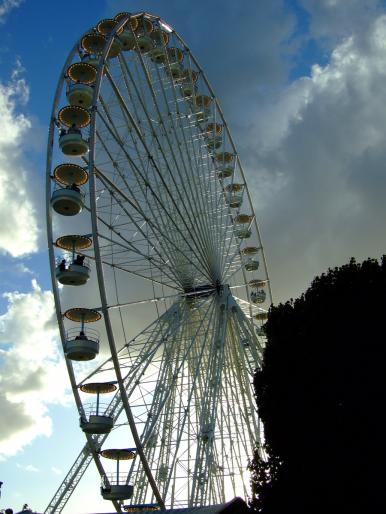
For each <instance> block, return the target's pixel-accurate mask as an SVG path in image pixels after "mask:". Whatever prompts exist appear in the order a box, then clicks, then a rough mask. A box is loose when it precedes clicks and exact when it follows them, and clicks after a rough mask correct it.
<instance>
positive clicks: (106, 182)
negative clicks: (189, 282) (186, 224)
mask: <svg viewBox="0 0 386 514" xmlns="http://www.w3.org/2000/svg"><path fill="white" fill-rule="evenodd" d="M96 174H97V176H98V178H99V179H100V180H101V181H102V182H103V183H104V185H105V186H106V187H108V188H109V189H110V191H111V194H112V195H114V197H115V198H116V199H117V198H118V197H122V198H123V200H124V201H126V202H127V203H129V204H130V205H131V206H132V207H134V208H136V206H135V204H134V203H133V202H132V201H131V200H130V199H129V198H128V197H127V195H126V194H124V193H123V191H121V190H119V189H118V188H117V187H116V186H115V184H113V183H112V182H111V181H110V179H109V178H108V177H106V176H105V175H104V174H103V173H102V172H101V171H100V170H96ZM117 201H118V200H117ZM122 209H123V210H124V207H122ZM144 220H145V221H146V222H147V223H148V224H149V226H150V227H152V228H153V229H154V230H156V227H155V226H154V223H153V221H152V220H151V219H149V218H147V217H146V218H145V217H144ZM173 225H175V223H174V222H173ZM181 235H182V236H183V238H184V239H185V241H186V238H185V236H184V234H183V233H181ZM162 237H163V239H166V240H167V241H168V242H169V243H170V244H171V245H173V241H172V240H171V239H170V237H169V236H168V235H167V234H165V233H164V234H162ZM189 249H190V250H192V252H193V253H194V251H193V249H192V247H191V246H190V244H189ZM176 251H178V253H180V254H181V256H182V257H183V258H185V259H187V262H190V263H191V265H192V266H193V267H194V268H196V270H197V271H198V272H199V274H200V275H201V273H203V272H204V270H203V269H200V268H199V262H198V263H197V264H196V263H195V262H194V260H192V259H190V258H189V257H188V256H187V255H186V254H185V253H184V252H183V251H182V250H181V249H178V248H176ZM207 278H208V279H210V276H207Z"/></svg>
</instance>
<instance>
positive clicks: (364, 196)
mask: <svg viewBox="0 0 386 514" xmlns="http://www.w3.org/2000/svg"><path fill="white" fill-rule="evenodd" d="M107 4H108V14H109V15H112V14H113V13H115V12H117V11H119V10H124V9H126V8H127V3H126V2H121V1H114V0H110V1H108V3H107ZM288 5H289V4H285V5H284V4H283V2H281V1H274V2H254V3H252V2H250V3H248V5H247V6H246V5H245V4H244V3H236V2H225V3H224V2H219V1H212V2H210V3H209V2H206V3H204V2H200V3H199V4H198V5H197V4H195V5H194V7H192V4H191V3H188V2H185V1H182V2H181V1H177V0H175V1H171V2H167V3H165V2H161V1H156V0H153V1H150V0H149V1H143V2H141V6H140V7H141V8H143V9H145V10H149V11H150V12H153V13H158V14H160V15H161V16H162V17H163V18H164V19H165V20H166V21H168V22H169V23H170V24H171V25H173V26H174V27H175V28H176V29H177V30H178V31H179V32H180V33H181V35H182V36H183V37H184V39H185V40H186V42H187V43H188V45H189V46H190V47H191V49H192V51H193V52H194V54H195V55H196V56H197V58H198V60H199V62H200V63H201V65H202V66H203V68H204V70H205V71H206V73H207V76H208V78H209V81H210V82H211V83H212V85H213V86H214V90H215V92H216V94H217V95H218V97H219V99H220V103H221V105H222V107H223V110H224V114H225V117H226V119H227V120H228V123H229V125H230V128H231V131H232V134H233V136H234V139H235V142H236V146H237V147H238V150H239V154H240V156H241V161H242V162H243V163H244V167H245V170H246V177H247V181H248V184H249V186H250V188H251V190H252V193H253V200H254V204H255V208H256V212H257V215H258V220H259V223H260V227H261V229H262V235H263V240H264V242H265V248H266V253H267V260H268V266H269V269H270V271H271V278H272V282H273V292H274V296H275V299H276V301H278V300H281V299H285V298H287V297H289V296H294V295H297V294H299V293H300V292H301V291H302V290H304V288H305V287H307V285H308V283H309V282H310V281H311V280H312V278H313V277H314V276H315V275H316V274H318V273H320V272H322V271H323V270H325V269H326V268H327V267H328V266H334V265H336V264H341V263H342V262H344V261H346V260H348V259H349V258H350V257H351V256H352V255H353V256H356V257H358V258H364V257H367V256H379V255H380V254H381V253H382V251H383V248H384V236H383V228H382V223H383V218H384V214H385V213H384V207H383V202H382V193H381V191H382V190H383V187H384V181H383V175H382V171H381V170H382V167H383V153H384V151H383V147H382V140H383V138H382V134H383V130H384V126H385V121H386V120H385V119H384V115H383V109H382V106H383V105H384V103H385V100H386V98H385V94H384V92H383V89H384V88H383V84H384V80H385V69H386V61H385V59H384V56H385V55H386V53H385V43H384V41H385V40H386V30H385V20H384V18H383V17H382V16H381V14H382V9H383V7H382V3H381V2H380V1H376V0H365V1H360V0H347V1H344V2H343V1H342V0H321V1H319V0H310V1H307V2H306V1H302V2H300V3H299V4H298V6H300V8H297V9H296V10H295V9H293V8H291V7H288ZM286 6H287V7H286ZM106 14H107V13H106ZM302 26H303V31H301V30H300V27H302ZM310 40H312V41H314V46H315V52H314V53H313V54H311V55H307V56H305V55H303V53H304V52H305V51H306V50H305V49H306V46H307V41H310ZM309 48H310V47H307V51H308V52H309ZM318 48H319V49H320V48H323V49H324V52H325V53H324V55H323V59H321V53H320V52H319V50H318ZM296 52H297V53H298V55H301V56H303V57H304V59H305V58H306V57H307V63H308V65H307V66H308V67H306V68H305V69H304V72H303V73H305V74H306V76H303V77H300V78H297V79H296V80H295V81H294V82H292V83H290V80H289V77H290V76H291V75H290V74H291V71H292V70H293V68H292V67H293V66H295V65H296V63H295V60H294V56H295V54H296ZM302 52H303V53H302ZM318 59H321V60H320V61H319V63H318V61H317V60H318ZM298 61H299V59H297V61H296V62H298ZM326 62H327V64H325V63H326ZM313 64H314V65H315V66H313V67H312V65H313ZM318 64H319V65H318ZM309 70H311V71H310V72H309ZM308 73H309V76H308ZM370 227H371V228H370Z"/></svg>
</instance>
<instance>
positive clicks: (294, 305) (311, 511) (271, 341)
mask: <svg viewBox="0 0 386 514" xmlns="http://www.w3.org/2000/svg"><path fill="white" fill-rule="evenodd" d="M385 327H386V258H385V257H383V259H382V262H381V264H379V263H378V261H376V260H370V259H369V260H367V261H365V262H363V263H362V264H357V263H356V262H355V261H354V260H351V262H350V263H349V264H347V265H345V266H342V267H341V268H335V269H333V270H329V271H328V273H326V274H323V275H321V276H320V277H318V278H316V279H315V280H314V281H313V283H312V285H311V287H310V288H309V289H308V290H307V292H306V293H305V294H304V295H303V296H302V297H301V298H299V299H297V300H295V301H292V300H291V301H290V302H287V303H286V304H281V305H279V306H277V307H273V308H272V309H271V312H270V315H269V318H268V321H267V323H266V333H267V339H268V343H267V347H266V351H265V356H264V364H263V368H262V370H261V371H259V372H257V373H256V375H255V381H254V385H255V392H256V397H257V403H258V409H259V413H260V416H261V418H262V420H263V422H264V425H265V434H266V443H267V450H268V452H269V454H270V458H269V461H268V462H267V463H264V462H262V461H261V460H260V459H259V457H258V455H257V454H256V455H255V458H254V460H253V462H252V463H251V470H252V472H253V474H252V479H253V487H254V494H255V498H254V500H253V501H252V507H253V508H254V509H255V510H256V511H257V512H261V513H262V514H288V513H296V514H303V513H307V514H319V513H323V514H327V513H332V512H334V513H335V512H339V513H352V512H361V513H363V514H367V513H374V514H375V513H381V512H386V484H384V482H385V467H386V461H385V456H386V455H385V453H386V443H385V441H386V422H385V419H386V417H385V412H384V411H385V406H386V337H385Z"/></svg>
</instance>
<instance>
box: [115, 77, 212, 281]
mask: <svg viewBox="0 0 386 514" xmlns="http://www.w3.org/2000/svg"><path fill="white" fill-rule="evenodd" d="M106 75H107V77H108V79H109V81H110V84H111V85H112V87H113V90H114V92H115V94H116V96H117V98H118V100H119V102H120V104H121V106H122V109H123V110H124V112H125V114H126V116H127V118H128V119H129V120H130V123H131V125H132V126H133V128H134V130H135V131H136V133H137V135H138V138H139V139H140V140H141V142H142V144H143V146H144V149H145V151H146V152H147V155H148V158H149V160H150V161H151V164H152V168H153V169H154V170H155V172H156V173H157V174H158V176H159V178H160V180H161V183H162V186H163V187H164V188H165V190H166V191H167V193H168V196H169V201H170V202H171V203H172V204H173V209H174V214H175V215H177V216H178V219H179V221H180V222H181V223H182V225H183V226H184V227H185V230H186V232H187V233H189V232H190V231H192V230H193V232H196V230H195V226H194V224H193V223H192V220H191V218H190V214H183V213H182V212H181V209H180V207H179V205H177V203H176V200H175V198H174V196H173V194H172V193H171V192H170V191H169V188H168V185H167V183H166V181H165V179H164V177H163V174H162V173H161V172H160V170H159V167H158V165H157V163H156V162H155V160H154V157H153V155H152V154H151V152H150V151H149V149H148V146H147V143H146V141H145V140H144V138H143V136H142V133H141V131H140V129H139V128H138V126H137V124H136V122H135V120H134V118H133V116H132V115H131V113H130V111H129V109H128V108H127V106H126V103H125V101H124V99H123V98H122V95H121V93H120V90H119V88H118V86H117V85H116V83H115V81H114V79H113V77H112V76H111V74H110V73H109V72H108V71H107V72H106ZM166 164H167V168H168V169H169V172H170V177H171V180H172V183H173V186H174V187H175V189H176V191H178V184H177V183H176V182H175V180H174V177H173V173H172V172H171V170H170V168H169V163H168V161H167V160H166ZM149 188H150V189H151V191H152V194H153V196H154V197H155V198H156V199H157V200H158V201H159V198H158V194H157V193H156V192H155V191H154V190H153V189H152V188H151V185H150V184H149ZM160 204H161V205H162V202H160ZM185 212H186V209H185ZM168 214H169V213H168ZM185 218H188V219H189V221H190V222H191V223H190V226H189V224H188V223H187V222H186V220H185ZM170 220H171V222H172V224H173V226H174V227H175V229H176V230H178V231H179V228H178V225H177V224H176V223H175V222H174V220H173V218H172V217H170ZM180 234H181V237H182V238H183V240H184V241H185V243H186V244H187V246H188V247H189V249H190V250H191V251H192V253H193V254H194V255H195V256H196V258H197V259H198V262H200V263H201V265H203V266H204V267H205V268H207V263H206V260H205V255H204V254H203V253H202V250H201V248H200V247H199V246H198V245H197V244H195V245H194V247H192V245H191V243H190V242H189V241H188V240H187V239H186V237H185V234H184V233H183V232H182V231H180ZM197 252H198V253H197ZM208 271H209V274H210V270H208Z"/></svg>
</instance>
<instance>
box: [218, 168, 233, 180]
mask: <svg viewBox="0 0 386 514" xmlns="http://www.w3.org/2000/svg"><path fill="white" fill-rule="evenodd" d="M233 173H234V169H233V166H220V167H219V168H217V176H218V178H219V179H222V180H223V179H225V178H230V177H231V176H232V175H233Z"/></svg>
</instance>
